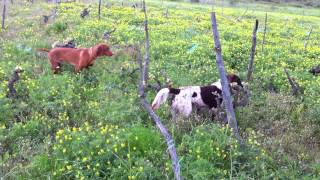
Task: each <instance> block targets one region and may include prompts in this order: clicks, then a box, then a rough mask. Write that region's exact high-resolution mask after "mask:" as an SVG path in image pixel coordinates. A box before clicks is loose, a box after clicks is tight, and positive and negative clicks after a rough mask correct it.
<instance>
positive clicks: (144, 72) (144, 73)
mask: <svg viewBox="0 0 320 180" xmlns="http://www.w3.org/2000/svg"><path fill="white" fill-rule="evenodd" d="M143 7H144V12H145V31H146V44H145V57H144V60H145V62H144V63H143V62H142V57H141V51H140V49H138V50H137V53H138V63H139V68H140V83H139V95H140V102H141V104H142V105H143V107H144V109H145V110H146V111H147V112H148V113H149V115H150V117H151V118H152V119H153V120H154V122H155V124H156V125H157V127H158V129H159V130H160V132H161V134H162V136H163V137H164V138H165V140H166V143H167V146H168V152H169V154H170V157H171V160H172V166H173V172H174V175H175V178H176V179H177V180H181V179H182V177H181V174H180V165H179V158H178V156H177V152H176V148H175V145H174V141H173V139H172V137H171V135H170V134H169V132H168V130H167V129H166V128H165V127H164V125H163V124H162V123H161V120H160V118H159V117H158V116H157V114H156V113H155V112H154V111H153V110H152V107H151V106H150V104H149V103H148V101H147V100H146V99H145V97H146V94H145V87H146V85H147V78H148V68H149V61H150V57H149V34H148V20H147V13H146V7H145V2H144V1H143Z"/></svg>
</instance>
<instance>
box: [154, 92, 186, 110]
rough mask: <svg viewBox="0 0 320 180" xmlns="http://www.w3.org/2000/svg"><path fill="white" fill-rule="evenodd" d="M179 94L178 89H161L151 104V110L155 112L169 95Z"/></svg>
mask: <svg viewBox="0 0 320 180" xmlns="http://www.w3.org/2000/svg"><path fill="white" fill-rule="evenodd" d="M179 93H180V89H175V88H163V89H161V90H160V91H159V92H158V93H157V95H156V97H155V98H154V100H153V102H152V109H153V110H156V109H158V108H159V107H160V105H161V104H162V103H164V102H166V100H167V99H168V97H169V94H175V95H177V94H179Z"/></svg>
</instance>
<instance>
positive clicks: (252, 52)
mask: <svg viewBox="0 0 320 180" xmlns="http://www.w3.org/2000/svg"><path fill="white" fill-rule="evenodd" d="M258 26H259V21H258V19H256V23H255V26H254V28H253V33H252V47H251V53H250V59H249V65H248V74H247V81H248V82H249V81H251V79H252V72H253V60H254V55H255V53H256V45H257V31H258Z"/></svg>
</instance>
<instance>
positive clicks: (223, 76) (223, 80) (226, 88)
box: [211, 12, 241, 140]
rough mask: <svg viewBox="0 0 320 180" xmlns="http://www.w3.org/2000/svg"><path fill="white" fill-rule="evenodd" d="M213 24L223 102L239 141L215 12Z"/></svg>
mask: <svg viewBox="0 0 320 180" xmlns="http://www.w3.org/2000/svg"><path fill="white" fill-rule="evenodd" d="M211 23H212V31H213V40H214V44H215V51H216V63H217V67H218V71H219V75H220V79H221V85H222V96H223V101H224V104H225V108H226V112H227V119H228V124H229V127H230V128H232V131H233V134H234V135H235V137H236V138H237V139H238V140H241V137H240V135H239V131H238V125H237V120H236V116H235V113H234V109H233V104H232V99H231V94H230V88H229V82H228V79H227V76H226V72H225V68H224V64H223V60H222V55H221V45H220V40H219V32H218V27H217V22H216V15H215V13H214V12H213V13H211Z"/></svg>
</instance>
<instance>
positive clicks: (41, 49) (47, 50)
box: [37, 48, 50, 52]
mask: <svg viewBox="0 0 320 180" xmlns="http://www.w3.org/2000/svg"><path fill="white" fill-rule="evenodd" d="M37 51H44V52H50V49H46V48H38V49H37Z"/></svg>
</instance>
